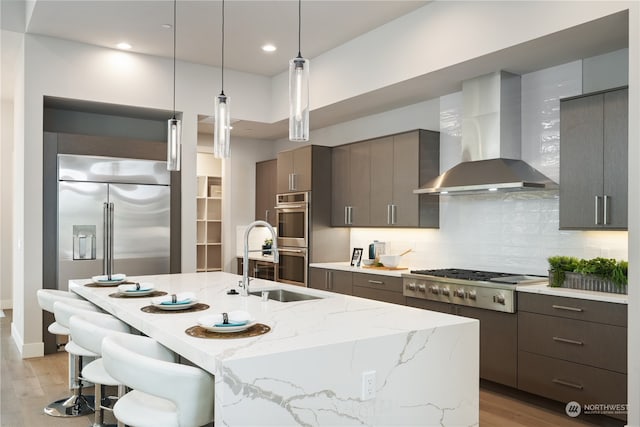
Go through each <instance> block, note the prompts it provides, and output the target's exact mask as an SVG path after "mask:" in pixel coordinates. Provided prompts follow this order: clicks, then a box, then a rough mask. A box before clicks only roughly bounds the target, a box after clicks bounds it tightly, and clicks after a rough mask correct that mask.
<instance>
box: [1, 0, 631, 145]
mask: <svg viewBox="0 0 640 427" xmlns="http://www.w3.org/2000/svg"><path fill="white" fill-rule="evenodd" d="M427 3H429V1H404V0H391V1H390V0H385V1H383V0H356V1H347V0H304V1H302V54H303V55H304V56H305V57H308V58H314V57H317V56H318V55H320V54H322V53H323V52H325V51H327V50H330V49H332V48H334V47H336V46H339V45H341V44H343V43H345V42H346V41H348V40H351V39H353V38H355V37H358V36H359V35H361V34H364V33H366V32H368V31H370V30H372V29H374V28H376V27H378V26H380V25H383V24H385V23H387V22H390V21H392V20H393V19H396V18H398V17H400V16H402V15H404V14H407V13H409V12H411V11H413V10H415V9H416V8H419V7H422V6H424V5H426V4H427ZM17 4H22V5H24V4H26V3H25V0H0V7H1V11H2V12H3V14H2V29H3V31H2V34H3V38H2V65H3V73H2V74H3V76H2V78H3V82H2V90H3V92H4V91H6V88H7V85H6V82H5V80H6V78H7V76H8V75H10V74H11V73H10V72H9V73H8V72H7V70H10V69H11V67H7V61H8V60H7V58H6V57H7V56H8V54H9V53H11V52H12V51H13V49H12V42H13V41H14V39H16V38H15V37H6V35H7V34H8V33H9V31H6V30H10V31H19V30H18V29H16V27H19V23H20V22H21V19H20V18H22V22H25V21H26V22H27V25H26V26H27V29H26V31H27V32H28V33H34V34H41V35H46V36H53V37H59V38H64V39H70V40H75V41H80V42H84V43H89V44H94V45H99V46H104V47H109V48H113V47H115V45H116V44H117V43H118V42H121V41H127V42H129V43H130V44H131V45H133V49H132V50H133V51H135V52H139V53H144V54H150V55H157V56H164V57H171V56H172V55H173V52H172V47H173V45H172V36H173V32H172V30H171V29H166V28H163V27H162V24H166V23H172V21H173V15H172V14H173V2H172V1H171V0H139V1H123V0H100V1H87V0H37V1H36V2H35V3H31V6H33V12H32V14H31V17H30V19H24V17H20V16H18V15H19V13H17V11H18V10H19V9H21V8H19V7H16V5H17ZM7 6H11V7H7ZM297 6H298V2H297V1H295V0H226V2H225V9H226V10H225V67H226V68H230V69H234V70H238V71H245V72H249V73H255V74H260V75H265V76H273V75H275V74H278V73H280V72H282V71H284V70H286V68H287V66H288V60H289V59H290V58H291V57H293V56H295V55H296V54H297V50H298V49H297V11H298V9H297ZM177 9H178V12H177V25H176V30H177V52H176V54H177V57H178V58H179V59H181V60H186V61H191V62H195V63H202V64H207V65H212V66H220V30H221V28H220V21H221V14H220V12H221V1H219V0H178V5H177ZM22 10H24V9H22ZM7 12H9V13H7ZM13 34H15V33H13ZM265 42H271V43H274V44H275V45H276V46H277V47H278V50H277V51H276V52H274V53H271V54H267V53H264V52H262V51H261V50H260V46H261V45H262V44H263V43H265ZM627 44H628V25H627V18H626V16H625V15H624V14H616V15H612V16H609V17H605V18H601V19H599V20H596V21H593V22H589V23H586V24H583V25H581V26H578V27H574V28H569V29H567V30H564V31H561V32H558V33H555V34H550V35H548V36H545V37H543V38H540V39H537V40H532V41H530V42H528V43H524V44H521V45H516V46H513V47H511V48H509V49H505V50H503V51H499V52H495V53H493V54H490V55H487V56H485V57H481V58H477V59H475V60H472V61H467V62H465V63H462V64H458V65H456V66H454V67H450V68H449V69H445V70H439V71H438V72H434V73H431V74H428V75H425V76H420V77H417V78H414V79H411V80H408V81H405V82H401V83H398V84H395V85H393V86H390V87H387V88H382V89H379V90H377V91H375V92H372V93H367V94H363V95H360V96H358V97H355V98H352V99H348V100H345V101H343V102H340V103H337V104H334V105H331V106H327V107H324V108H322V109H319V110H314V111H312V113H311V126H312V129H314V128H315V129H317V128H321V127H324V126H329V125H332V124H335V123H340V122H344V121H347V120H352V119H355V118H358V117H363V116H366V115H370V114H375V113H379V112H382V111H387V110H389V109H392V108H398V107H401V106H405V105H410V104H413V103H417V102H420V101H424V100H427V99H433V98H436V97H438V96H441V95H444V94H448V93H452V92H455V91H457V90H460V87H461V82H462V81H463V80H466V79H468V78H472V77H476V76H478V75H481V74H484V73H488V72H491V71H496V70H501V69H502V70H507V71H510V72H514V73H518V74H524V73H527V72H531V71H535V70H539V69H542V68H546V67H550V66H553V65H558V64H562V63H565V62H569V61H573V60H577V59H580V58H585V57H589V56H593V55H597V54H601V53H605V52H609V51H612V50H616V49H621V48H624V47H626V46H627ZM3 96H4V95H3ZM209 127H210V126H209ZM202 128H203V129H205V130H206V129H207V124H206V122H205V123H203V126H202ZM232 132H233V135H235V136H244V137H252V138H264V139H276V138H282V137H285V136H286V134H287V122H286V120H282V121H280V122H277V123H272V124H269V123H255V122H246V121H241V122H236V123H234V130H233V131H232Z"/></svg>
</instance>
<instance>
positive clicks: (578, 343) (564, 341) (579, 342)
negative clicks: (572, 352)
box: [553, 337, 584, 345]
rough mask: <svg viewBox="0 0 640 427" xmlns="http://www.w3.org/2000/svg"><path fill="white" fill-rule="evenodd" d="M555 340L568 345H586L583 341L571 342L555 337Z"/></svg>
mask: <svg viewBox="0 0 640 427" xmlns="http://www.w3.org/2000/svg"><path fill="white" fill-rule="evenodd" d="M553 340H554V341H557V342H563V343H567V344H575V345H584V343H583V342H582V341H576V340H570V339H568V338H561V337H553Z"/></svg>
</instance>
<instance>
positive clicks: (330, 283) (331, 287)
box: [327, 271, 333, 290]
mask: <svg viewBox="0 0 640 427" xmlns="http://www.w3.org/2000/svg"><path fill="white" fill-rule="evenodd" d="M327 289H329V290H331V289H333V271H330V272H329V282H327Z"/></svg>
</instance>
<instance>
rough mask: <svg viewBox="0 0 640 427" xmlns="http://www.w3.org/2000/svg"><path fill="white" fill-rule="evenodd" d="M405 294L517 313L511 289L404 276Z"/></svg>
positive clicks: (513, 293)
mask: <svg viewBox="0 0 640 427" xmlns="http://www.w3.org/2000/svg"><path fill="white" fill-rule="evenodd" d="M403 294H404V296H406V297H413V298H421V299H427V300H430V301H440V302H447V303H451V304H458V305H466V306H469V307H477V308H484V309H488V310H494V311H503V312H506V313H515V308H516V306H515V292H514V291H513V290H511V289H500V288H492V287H487V286H476V285H472V284H469V285H467V284H460V283H446V282H443V281H439V280H432V279H427V278H410V277H404V278H403Z"/></svg>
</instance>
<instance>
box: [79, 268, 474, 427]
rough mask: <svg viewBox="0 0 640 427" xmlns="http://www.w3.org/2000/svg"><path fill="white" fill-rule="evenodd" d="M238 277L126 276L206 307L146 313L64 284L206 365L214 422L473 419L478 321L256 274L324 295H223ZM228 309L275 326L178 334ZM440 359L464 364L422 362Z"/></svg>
mask: <svg viewBox="0 0 640 427" xmlns="http://www.w3.org/2000/svg"><path fill="white" fill-rule="evenodd" d="M239 278H240V276H238V275H235V274H229V273H224V272H209V273H187V274H172V275H158V276H144V277H130V278H128V279H129V280H132V281H140V282H152V283H154V285H155V288H156V289H157V290H162V291H166V292H168V293H178V292H185V291H191V292H194V293H195V294H196V295H197V298H198V300H199V301H200V302H202V303H206V304H208V305H209V306H210V308H209V309H207V310H204V311H199V312H183V313H180V312H167V313H166V314H164V313H162V314H152V313H145V312H143V311H141V308H142V307H144V306H147V305H149V304H150V298H149V297H142V298H113V297H110V296H109V295H110V294H113V293H115V292H117V288H115V287H102V288H101V287H88V286H84V284H86V283H87V282H88V280H74V281H70V283H69V288H70V290H71V291H73V292H76V293H78V294H80V295H82V296H83V297H85V298H87V299H88V300H89V301H91V302H93V303H94V304H96V305H98V306H99V307H101V308H102V309H104V310H105V311H107V312H109V313H111V314H113V315H114V316H116V317H118V318H120V319H122V320H123V321H125V322H126V323H128V324H130V325H131V326H133V327H134V328H136V329H137V330H139V331H141V332H143V333H144V334H146V335H148V336H150V337H152V338H154V339H156V340H157V341H158V342H160V343H161V344H163V345H165V346H166V347H168V348H170V349H172V350H173V351H175V352H176V353H178V354H180V355H181V356H182V357H184V358H186V359H188V360H190V361H191V362H192V363H194V364H195V365H197V366H200V367H202V368H203V369H205V370H207V371H209V372H211V373H213V374H214V375H215V377H216V402H215V406H216V407H215V411H216V424H218V423H220V425H251V424H260V422H261V420H262V421H263V420H264V419H265V418H264V417H266V419H269V420H270V423H272V424H273V425H300V424H304V425H361V424H367V425H380V424H396V425H401V424H402V425H406V424H423V423H425V422H426V423H427V424H431V423H433V424H439V423H440V422H441V421H442V420H443V419H444V420H445V421H447V422H448V423H449V424H451V425H474V424H477V422H478V418H477V417H478V413H477V409H478V394H477V393H478V385H477V382H478V368H477V365H478V348H479V341H478V322H477V320H474V319H468V318H464V317H458V316H452V315H448V314H443V313H436V312H431V311H427V310H421V309H416V308H411V307H405V306H400V305H395V304H388V303H383V302H378V301H373V300H368V299H364V298H357V297H351V296H346V295H341V294H336V293H331V292H325V291H320V290H315V289H309V288H300V287H297V286H293V285H286V284H282V283H276V282H271V281H266V280H261V279H254V280H253V281H252V282H251V290H252V291H253V290H259V289H274V288H281V289H288V290H292V291H296V292H302V293H306V294H311V295H316V296H320V297H321V299H316V300H310V301H299V302H288V303H281V302H278V301H272V300H269V301H267V302H262V301H261V298H260V297H258V296H249V297H242V296H240V295H227V291H228V290H229V289H231V288H237V283H238V280H239ZM233 310H245V311H248V312H249V313H251V315H252V316H253V318H254V319H255V320H257V321H258V322H260V323H264V324H266V325H268V326H270V327H271V331H270V332H268V333H266V334H264V335H260V336H257V337H251V338H230V339H204V338H196V337H191V336H189V335H187V334H186V333H185V330H186V329H188V328H190V327H192V326H195V325H196V324H197V323H196V321H197V319H198V318H200V317H202V316H204V315H208V314H213V313H218V312H229V311H233ZM444 365H450V366H457V367H459V369H456V370H454V371H455V372H450V370H444V369H436V370H429V369H425V368H426V367H428V366H444ZM367 370H374V371H376V372H377V374H376V375H377V380H376V381H375V383H376V390H375V393H376V396H377V397H376V398H374V399H371V400H365V399H362V398H361V392H362V382H363V380H362V375H363V372H365V371H367ZM416 379H417V380H416ZM378 397H379V398H380V399H382V400H378ZM439 408H442V409H439Z"/></svg>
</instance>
